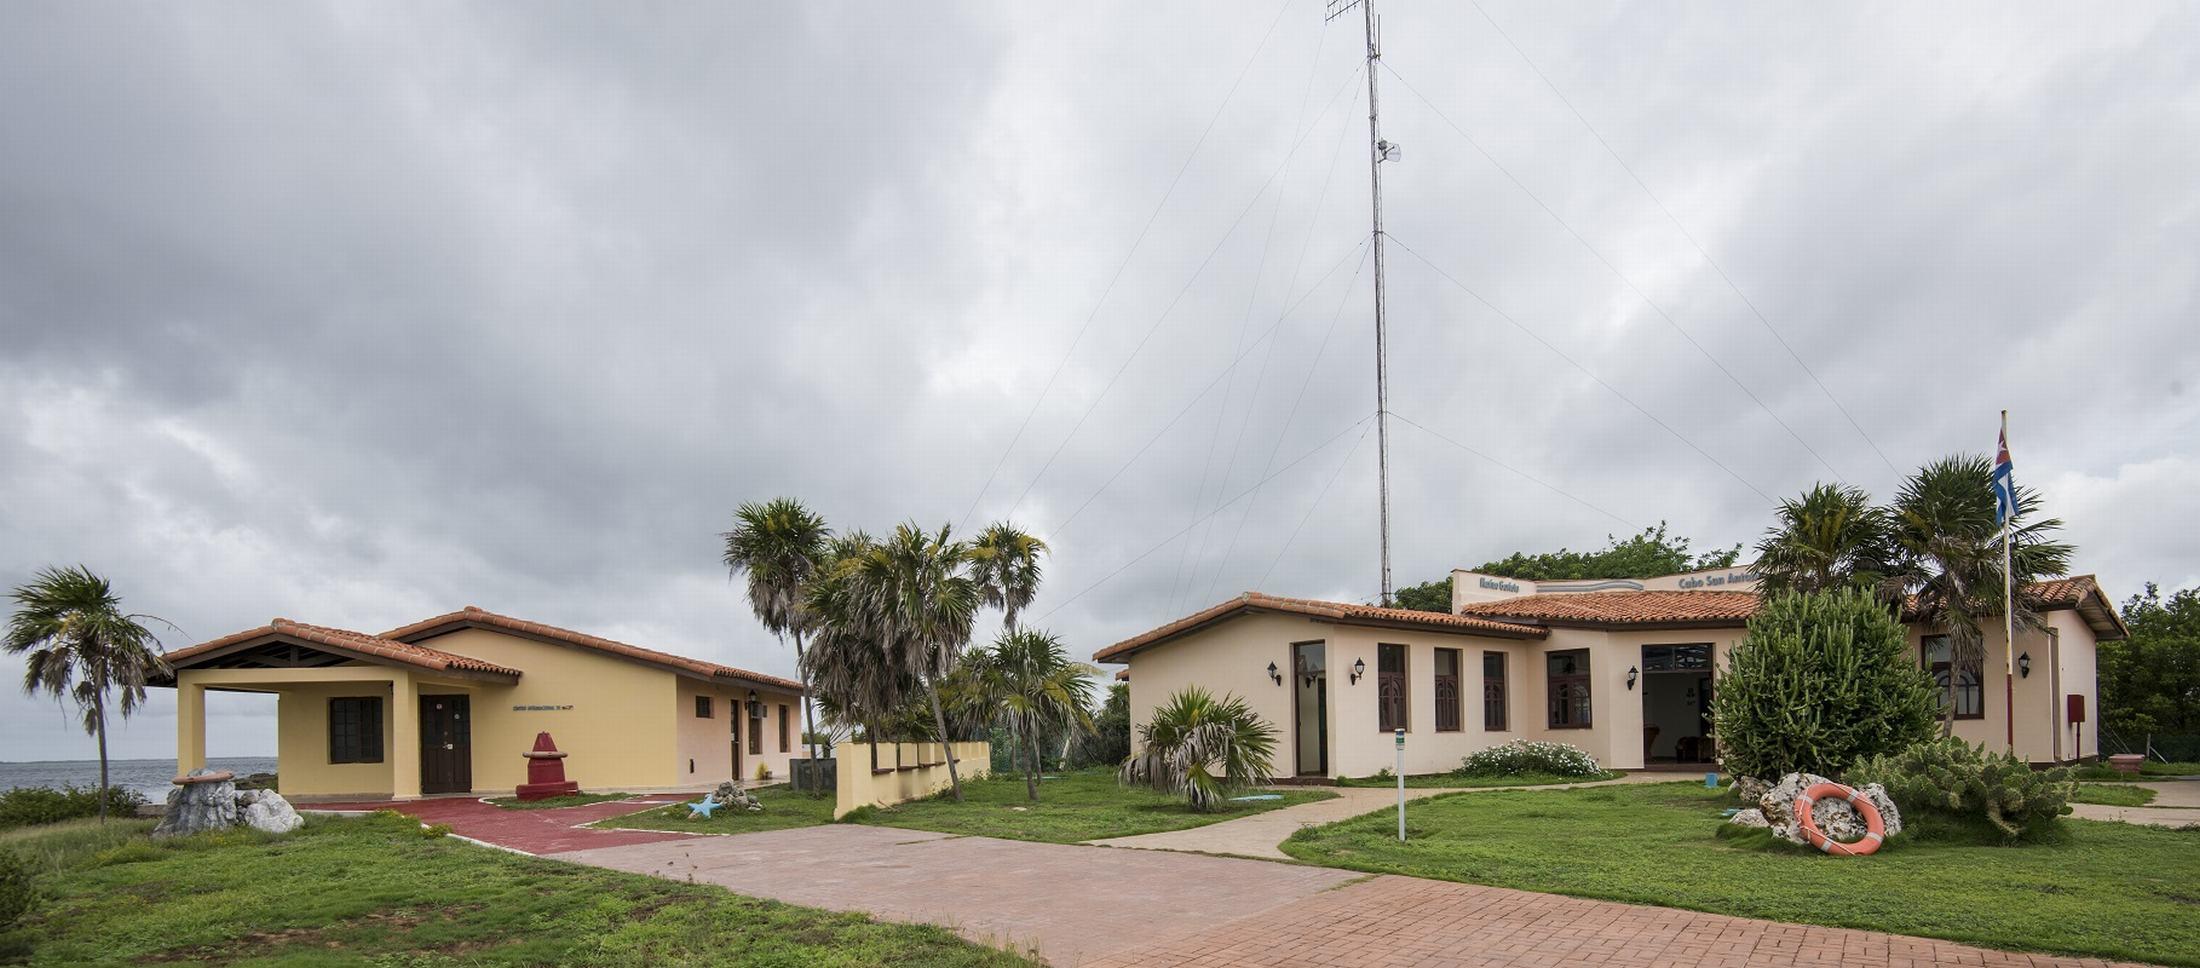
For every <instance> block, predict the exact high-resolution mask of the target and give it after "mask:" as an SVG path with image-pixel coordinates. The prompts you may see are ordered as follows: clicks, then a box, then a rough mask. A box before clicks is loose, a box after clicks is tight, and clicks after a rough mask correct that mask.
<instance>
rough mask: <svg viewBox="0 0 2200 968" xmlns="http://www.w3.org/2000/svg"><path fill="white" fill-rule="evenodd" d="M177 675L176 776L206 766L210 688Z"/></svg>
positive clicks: (182, 673)
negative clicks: (207, 695)
mask: <svg viewBox="0 0 2200 968" xmlns="http://www.w3.org/2000/svg"><path fill="white" fill-rule="evenodd" d="M189 675H190V673H188V672H180V673H177V674H176V774H177V775H178V776H181V775H183V774H185V773H189V772H191V771H192V770H196V769H199V768H201V767H204V766H205V765H206V687H205V686H202V685H199V684H197V683H195V682H191V681H189V680H188V679H187V678H186V677H187V676H189Z"/></svg>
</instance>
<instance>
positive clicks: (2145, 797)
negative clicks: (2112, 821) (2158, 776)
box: [2070, 783, 2154, 807]
mask: <svg viewBox="0 0 2200 968" xmlns="http://www.w3.org/2000/svg"><path fill="white" fill-rule="evenodd" d="M2070 802H2071V803H2103V804H2107V805H2109V806H2111V807H2143V806H2146V805H2147V804H2150V803H2153V802H2154V791H2153V790H2151V789H2148V788H2146V787H2143V786H2130V785H2112V784H2107V783H2080V784H2078V789H2077V792H2075V793H2072V794H2071V795H2070Z"/></svg>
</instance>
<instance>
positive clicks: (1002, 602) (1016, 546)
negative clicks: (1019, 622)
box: [970, 521, 1047, 631]
mask: <svg viewBox="0 0 2200 968" xmlns="http://www.w3.org/2000/svg"><path fill="white" fill-rule="evenodd" d="M1046 553H1047V543H1046V542H1044V541H1041V540H1039V539H1038V538H1036V537H1033V536H1031V535H1030V534H1026V533H1025V532H1023V531H1022V530H1020V529H1018V528H1017V527H1016V526H1015V525H1012V524H1009V523H1008V522H1006V521H1002V522H999V523H996V524H992V525H989V526H987V527H986V529H985V530H984V531H980V532H978V537H977V538H976V539H975V540H973V541H971V542H970V577H971V578H972V579H973V580H975V581H976V582H977V583H978V594H979V595H980V596H981V597H982V599H983V600H984V602H985V603H986V604H987V605H989V606H992V607H994V608H998V609H1000V610H1001V625H1002V627H1004V628H1007V629H1008V630H1010V631H1015V629H1016V615H1017V613H1019V612H1022V611H1023V610H1024V607H1025V606H1027V605H1030V604H1031V600H1032V599H1034V598H1037V597H1038V595H1039V579H1040V577H1041V573H1042V569H1041V568H1040V565H1039V558H1040V556H1042V555H1044V554H1046Z"/></svg>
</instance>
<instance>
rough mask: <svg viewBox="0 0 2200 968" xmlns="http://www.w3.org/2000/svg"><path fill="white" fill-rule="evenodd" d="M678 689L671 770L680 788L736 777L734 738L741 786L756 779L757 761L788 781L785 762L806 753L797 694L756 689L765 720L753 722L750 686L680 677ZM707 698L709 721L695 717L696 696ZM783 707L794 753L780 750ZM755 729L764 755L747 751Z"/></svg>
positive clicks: (789, 740)
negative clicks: (736, 725)
mask: <svg viewBox="0 0 2200 968" xmlns="http://www.w3.org/2000/svg"><path fill="white" fill-rule="evenodd" d="M677 690H678V695H679V699H678V701H677V703H676V704H675V705H676V707H677V711H676V712H675V713H674V714H673V720H674V722H675V724H676V725H677V731H678V742H677V743H676V744H675V749H674V755H673V763H672V770H673V773H674V775H675V776H677V777H678V778H679V782H680V783H681V784H682V785H684V786H691V787H695V788H697V789H701V788H702V787H706V786H716V785H718V784H720V783H724V782H726V781H727V780H729V779H734V778H735V777H734V776H733V744H734V742H735V741H736V739H738V741H739V742H740V744H741V776H740V777H739V779H741V780H742V781H743V782H754V781H755V779H756V767H757V764H759V763H761V764H763V765H765V766H767V767H770V768H771V771H772V778H773V779H775V780H784V779H786V778H787V775H788V772H789V771H788V767H787V761H788V760H789V759H792V758H794V757H796V756H801V755H804V753H803V750H802V746H801V738H802V724H801V717H802V711H801V707H800V706H799V705H797V704H796V702H795V696H794V694H792V693H783V692H766V691H764V690H762V689H759V690H756V698H757V701H758V702H761V703H763V704H764V718H763V719H750V718H749V715H748V711H747V709H746V707H745V704H746V703H747V702H748V697H749V689H748V687H746V686H739V687H736V686H729V685H723V684H719V683H705V682H702V681H700V680H695V679H689V678H686V677H680V678H679V679H678V684H677ZM705 695H707V696H709V697H711V702H710V707H711V709H710V712H711V715H710V718H709V719H704V718H701V717H699V716H697V715H695V697H697V696H705ZM781 706H785V707H787V716H788V719H789V720H790V722H789V725H788V729H787V739H788V743H789V746H790V747H791V749H790V751H787V752H782V751H781V750H780V748H779V713H780V710H779V707H781ZM734 717H738V718H739V725H740V730H739V732H738V733H736V732H734V731H733V730H732V729H731V727H732V726H733V725H734V723H733V722H731V720H732V719H733V718H734ZM752 728H754V729H757V730H759V731H760V732H761V734H762V735H761V739H762V740H763V745H762V746H761V747H760V748H761V749H762V750H763V752H761V753H750V752H749V730H750V729H752Z"/></svg>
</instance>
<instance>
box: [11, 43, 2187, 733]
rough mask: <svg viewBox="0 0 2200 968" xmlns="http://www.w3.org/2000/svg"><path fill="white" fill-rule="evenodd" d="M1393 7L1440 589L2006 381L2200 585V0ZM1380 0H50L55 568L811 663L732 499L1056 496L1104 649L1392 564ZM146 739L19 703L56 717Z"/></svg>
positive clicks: (1405, 326) (747, 659) (1722, 496)
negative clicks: (731, 532)
mask: <svg viewBox="0 0 2200 968" xmlns="http://www.w3.org/2000/svg"><path fill="white" fill-rule="evenodd" d="M1040 7H1044V8H1046V9H1044V10H1041V9H1039V8H1040ZM1383 10H1384V12H1385V16H1384V24H1385V31H1384V33H1385V43H1384V47H1385V49H1384V63H1385V64H1386V65H1387V66H1386V67H1384V68H1382V69H1379V70H1378V72H1377V76H1378V78H1379V80H1380V82H1381V84H1382V94H1381V104H1382V106H1383V126H1384V133H1385V134H1386V135H1387V136H1388V137H1389V138H1390V139H1391V140H1393V141H1396V142H1398V143H1399V144H1401V145H1402V146H1403V148H1404V152H1403V158H1402V159H1401V160H1400V161H1398V162H1396V163H1395V164H1388V165H1386V166H1385V181H1386V214H1387V217H1388V229H1389V231H1390V235H1391V238H1392V239H1393V240H1394V244H1393V245H1392V246H1391V248H1390V250H1389V258H1388V264H1387V274H1388V280H1389V300H1390V311H1391V329H1390V339H1391V351H1392V352H1391V361H1390V362H1391V369H1390V378H1391V391H1390V392H1391V407H1392V411H1393V412H1394V414H1395V415H1396V419H1395V420H1394V421H1393V423H1392V425H1391V456H1392V463H1393V486H1392V492H1393V493H1392V498H1393V504H1394V509H1395V518H1396V525H1395V546H1396V550H1395V561H1396V571H1397V579H1398V583H1399V584H1401V585H1403V584H1410V583H1413V582H1416V581H1420V580H1424V579H1427V578H1432V577H1437V576H1440V575H1441V574H1443V573H1444V572H1445V571H1446V570H1447V569H1449V568H1451V567H1453V566H1455V565H1469V566H1471V565H1473V564H1475V563H1478V562H1481V561H1483V560H1486V559H1489V558H1493V557H1498V556H1501V555H1503V554H1505V553H1508V552H1511V551H1514V550H1521V549H1526V550H1544V549H1552V548H1556V547H1559V546H1561V545H1567V546H1573V547H1584V546H1592V545H1597V544H1600V543H1602V541H1603V540H1604V538H1605V536H1606V535H1607V534H1610V533H1615V532H1620V533H1624V532H1627V531H1631V530H1634V529H1637V528H1640V527H1642V526H1644V525H1648V524H1653V523H1656V522H1658V521H1660V520H1665V521H1669V522H1671V523H1672V525H1673V527H1674V529H1675V530H1676V531H1677V532H1679V533H1681V534H1685V535H1688V536H1691V537H1693V538H1694V539H1696V542H1697V545H1698V546H1699V547H1708V546H1718V545H1730V544H1733V543H1735V542H1740V541H1748V540H1753V539H1754V538H1755V537H1756V535H1757V534H1758V533H1759V532H1760V531H1761V530H1762V529H1763V528H1764V526H1765V524H1766V521H1767V511H1768V506H1769V504H1770V497H1778V496H1783V495H1787V494H1792V493H1794V492H1797V491H1799V490H1801V489H1802V488H1804V487H1806V486H1808V485H1810V484H1811V483H1813V482H1815V481H1820V480H1831V479H1840V480H1844V481H1849V482H1853V483H1856V484H1859V485H1862V486H1864V487H1866V488H1868V489H1870V490H1872V491H1873V492H1874V493H1877V494H1881V495H1885V494H1890V493H1891V492H1892V491H1893V489H1894V486H1895V484H1896V482H1897V481H1898V480H1899V477H1900V474H1901V472H1903V471H1905V470H1907V469H1909V468H1912V467H1915V466H1916V465H1917V464H1918V463H1920V462H1922V461H1925V460H1927V459H1930V458H1933V457H1936V456H1940V455H1943V454H1946V453H1949V452H1952V451H1958V450H1971V451H1980V450H1986V449H1988V448H1990V447H1991V446H1992V445H1993V435H1994V430H1995V421H1996V411H1997V410H1999V409H2000V408H2003V407H2007V408H2009V409H2010V410H2011V412H2012V421H2013V423H2014V432H2013V435H2012V438H2013V444H2014V449H2015V453H2016V458H2017V467H2018V474H2019V476H2020V479H2023V480H2025V481H2027V482H2028V483H2030V484H2032V485H2035V486H2037V487H2039V488H2040V489H2041V490H2042V491H2044V492H2045V495H2046V497H2047V499H2048V502H2049V507H2050V508H2051V510H2052V511H2053V512H2054V513H2055V514H2057V515H2059V516H2061V517H2062V518H2064V519H2065V520H2066V521H2067V522H2068V524H2069V534H2070V537H2071V538H2072V539H2073V540H2074V541H2075V542H2076V543H2077V545H2078V546H2079V549H2080V550H2079V554H2078V559H2077V560H2078V563H2079V566H2080V567H2081V568H2082V569H2083V570H2086V571H2094V572H2098V573H2099V574H2100V575H2101V576H2102V578H2103V579H2104V581H2105V582H2106V583H2107V584H2108V586H2109V589H2110V592H2111V594H2113V595H2116V596H2118V597H2121V596H2123V595H2126V594H2129V593H2131V592H2134V591H2136V590H2138V588H2139V587H2140V586H2141V584H2142V583H2144V582H2148V581H2156V582H2161V583H2163V584H2165V585H2170V586H2190V585H2194V584H2200V556H2196V555H2195V554H2194V553H2193V549H2194V539H2193V529H2192V524H2191V522H2193V521H2194V520H2196V519H2200V488H2196V487H2195V486H2194V484H2193V482H2194V481H2195V480H2196V479H2200V386H2196V383H2195V381H2196V380H2200V376H2196V375H2195V374H2196V372H2200V324H2196V319H2195V317H2196V311H2200V306H2196V303H2195V295H2196V292H2200V180H2196V179H2195V178H2194V177H2193V172H2195V171H2200V18H2196V14H2195V10H2194V8H2192V7H2189V6H2182V7H2181V6H2176V5H2170V4H2144V3H2135V4H2116V5H2113V6H2111V7H2100V6H2095V7H2091V8H2085V9H2080V8H2076V7H2067V6H2049V5H2044V4H2042V5H2030V6H2026V5H2018V6H2012V5H2009V4H1981V5H1977V6H1974V7H1969V8H1965V9H1956V8H1947V9H1940V8H1938V7H1936V8H1934V9H1931V10H1920V9H1918V8H1917V6H1916V5H1914V4H1910V5H1886V6H1879V7H1874V8H1869V9H1867V8H1862V7H1852V6H1849V5H1839V6H1824V7H1794V6H1781V7H1771V6H1765V5H1744V4H1731V5H1692V6H1687V7H1676V6H1675V5H1673V4H1666V3H1656V4H1647V3H1645V4H1627V5H1619V6H1614V7H1610V8H1602V7H1599V8H1595V9H1591V8H1588V7H1584V8H1581V9H1578V10H1576V9H1570V8H1562V7H1554V6H1553V5H1548V4H1537V3H1525V2H1520V0H1481V6H1480V7H1479V8H1477V7H1476V6H1474V5H1472V4H1433V3H1407V2H1403V0H1397V2H1390V3H1387V4H1386V5H1385V6H1384V8H1383ZM1322 13H1323V10H1322V0H1289V2H1285V3H1280V4H1279V3H1278V2H1275V0H1258V2H1254V3H1251V4H1249V5H1222V4H1198V5H1192V6H1190V7H1172V8H1163V7H1157V6H1144V7H1133V6H1125V5H1119V4H1087V5H1070V6H1063V5H1053V4H1048V5H1034V4H1004V5H1000V6H977V5H966V4H958V3H949V4H881V5H837V4H774V5H756V6H753V7H750V8H748V9H734V8H732V6H731V5H727V4H692V5H690V4H680V3H651V4H639V5H612V4H602V5H583V4H573V3H528V4H519V3H506V4H472V5H453V4H400V3H383V2H373V3H366V2H360V3H342V4H318V3H291V4H281V5H275V6H269V5H250V6H245V5H223V4H212V3H210V4H191V5H176V4H152V3H141V4H113V3H91V4H78V3H59V2H55V3H29V4H10V5H8V7H7V9H6V11H5V12H4V13H0V91H5V92H6V93H5V94H4V95H0V581H4V582H5V583H6V584H9V585H12V584H15V583H17V582H20V581H23V580H25V579H27V578H28V577H29V576H30V574H31V573H32V572H33V571H34V570H35V569H36V568H38V567H40V566H44V565H48V564H66V563H76V562H82V563H84V564H87V565H89V566H91V567H92V568H94V569H96V570H98V571H100V572H103V573H105V574H107V575H109V576H110V577H112V578H113V579H114V580H115V581H116V582H117V583H118V584H119V586H120V588H121V590H122V591H123V592H124V594H125V595H126V596H127V601H128V604H129V605H130V606H132V607H133V608H135V609H138V610H142V611H146V612H151V613H154V614H157V615H160V616H162V617H164V618H166V619H169V620H171V621H173V622H174V623H175V624H176V625H177V626H179V627H180V628H181V631H180V632H176V633H171V634H169V635H168V636H167V645H168V646H170V647H172V648H173V647H180V646H183V645H187V644H190V643H192V642H196V641H200V640H203V639H207V638H212V637H214V636H218V635H222V634H225V633H228V632H231V631H234V630H237V629H240V628H245V627H249V626H252V625H257V624H262V623H265V622H266V621H267V620H268V619H269V618H270V617H273V616H278V615H280V616H288V617H291V618H296V619H299V620H302V621H311V622H317V623H324V624H331V625H339V626H345V627H350V628H357V629H364V630H370V631H378V630H382V629H387V628H390V627H393V626H397V625H400V624H403V623H406V622H409V621H412V620H414V619H417V618H421V617H424V616H426V615H430V614H434V613H439V612H442V611H445V610H449V609H453V608H456V607H459V606H462V605H465V604H469V603H471V604H478V605H480V606H482V607H485V608H489V609H493V610H498V611H503V612H507V613H512V614H517V615H521V616H525V617H528V618H532V619H537V620H540V621H545V622H550V623H553V624H558V625H565V626H570V627H574V628H579V629H584V630H588V631H593V632H597V633H601V634H605V635H609V636H613V637H616V638H622V639H627V640H630V641H634V642H638V643H643V644H647V645H652V646H655V647H659V648H663V649H668V650H672V651H677V652H683V653H688V654H692V655H697V656H705V657H709V658H713V659H717V660H720V661H725V662H730V663H733V664H736V665H741V666H745V667H750V668H755V669H758V670H762V671H768V672H775V673H784V674H791V672H792V669H793V658H792V655H791V652H790V650H788V649H786V648H785V647H783V646H781V645H780V644H779V643H777V642H775V641H774V640H773V639H772V637H771V636H770V635H768V634H766V633H764V632H763V631H762V630H761V629H759V628H758V627H757V625H756V624H755V622H754V621H753V620H752V619H751V618H750V617H749V616H748V614H747V613H746V611H745V609H744V607H743V605H742V603H741V600H740V599H739V597H738V596H737V594H736V592H735V590H734V588H733V587H732V586H731V585H729V583H728V580H727V576H726V574H725V572H724V570H723V569H722V567H721V566H720V565H719V563H718V550H719V539H718V532H720V531H722V530H724V529H725V528H726V527H727V525H728V519H729V514H730V512H731V510H732V509H733V507H734V506H735V505H737V504H738V503H740V502H741V501H744V500H751V499H761V498H768V497H772V496H775V495H794V496H798V497H800V498H802V499H804V500H805V501H808V502H809V503H810V504H811V505H812V506H814V507H815V508H817V509H818V510H820V511H821V512H823V513H824V514H825V515H827V516H828V517H829V518H830V519H831V521H832V522H833V524H834V525H835V526H837V527H842V528H852V527H862V528H866V529H869V530H872V531H874V532H876V531H879V530H883V529H886V528H889V527H891V526H892V525H893V524H894V523H895V522H898V521H902V520H910V519H913V520H916V521H919V522H922V523H926V524H935V525H936V524H939V523H942V522H945V523H953V524H956V525H958V526H966V527H969V526H975V525H977V524H981V523H983V522H986V521H989V520H993V519H996V518H1000V517H1010V518H1013V519H1014V520H1015V521H1017V522H1018V523H1020V524H1023V525H1024V526H1026V527H1028V528H1029V529H1031V530H1033V531H1035V532H1037V533H1040V534H1043V535H1045V536H1046V537H1047V539H1048V540H1049V541H1050V542H1051V543H1052V544H1053V546H1054V556H1053V558H1052V560H1051V562H1050V563H1049V572H1048V580H1047V586H1046V589H1045V591H1044V593H1043V594H1042V596H1041V598H1040V599H1039V601H1038V603H1037V604H1036V605H1035V606H1034V608H1033V610H1032V612H1031V613H1030V614H1031V615H1032V616H1034V617H1035V619H1036V621H1037V622H1038V624H1040V625H1043V626H1045V627H1048V628H1051V629H1053V630H1054V631H1056V632H1058V633H1060V634H1062V635H1063V636H1065V637H1066V638H1067V639H1068V640H1069V641H1070V642H1071V643H1072V645H1073V646H1074V647H1075V648H1076V649H1077V650H1078V651H1080V652H1089V651H1090V650H1092V649H1095V648H1098V647H1100V646H1103V645H1106V644H1107V643H1109V642H1112V641H1114V640H1116V639H1118V638H1121V637H1123V636H1125V635H1128V634H1131V633H1134V632H1136V631H1140V630H1143V629H1145V628H1147V627H1150V626H1152V625H1155V624H1158V623H1160V622H1162V621H1165V620H1167V619H1169V618H1172V617H1174V616H1175V615H1177V614H1180V613H1182V612H1184V611H1187V610H1190V609H1192V608H1195V607H1199V606H1202V605H1205V604H1210V603H1212V602H1213V601H1218V600H1220V599H1222V598H1224V597H1227V596H1230V595H1233V594H1236V593H1237V592H1239V591H1242V590H1245V589H1248V588H1256V587H1257V588H1260V589H1262V590H1266V591H1271V592H1276V593H1283V594H1295V595H1307V596H1318V597H1331V598H1342V599H1354V600H1364V599H1368V598H1372V597H1373V596H1374V595H1375V594H1376V591H1377V582H1378V579H1377V570H1376V560H1377V554H1376V537H1375V535H1376V529H1375V521H1376V511H1375V507H1376V504H1375V448H1376V440H1375V437H1374V435H1373V434H1371V433H1368V432H1367V431H1368V430H1369V428H1371V427H1372V426H1373V422H1372V421H1370V420H1369V419H1368V418H1369V417H1370V416H1371V415H1372V413H1373V411H1374V385H1373V384H1374V381H1373V376H1374V362H1373V361H1374V353H1373V325H1372V312H1371V305H1372V300H1371V289H1370V285H1371V282H1372V276H1373V266H1372V265H1371V264H1370V262H1369V261H1368V259H1367V257H1366V247H1365V242H1366V238H1367V208H1368V197H1367V187H1368V186H1367V178H1368V173H1367V163H1366V150H1367V149H1366V136H1367V132H1366V114H1367V105H1366V83H1365V76H1364V74H1362V73H1361V70H1362V67H1361V60H1360V58H1361V54H1362V50H1361V41H1360V26H1359V23H1358V20H1357V16H1356V15H1355V16H1353V17H1349V18H1346V19H1343V20H1339V21H1337V22H1335V23H1331V24H1327V25H1325V24H1324V23H1323V18H1322ZM1745 300H1746V301H1745ZM1752 306H1754V309H1752ZM1783 341H1784V345H1783ZM1027 421H1028V422H1027ZM1409 421H1410V423H1409ZM1012 441H1013V446H1011V442H1012ZM7 675H8V676H10V677H12V676H13V675H14V673H7ZM272 708H273V707H272V703H270V702H267V701H263V700H257V699H252V698H246V697H228V696H224V697H219V698H218V699H217V701H216V702H215V703H213V704H212V709H211V715H212V722H211V739H210V743H209V747H210V749H209V752H211V753H213V754H215V755H244V754H271V753H272V752H273V741H272V734H271V732H270V721H269V718H270V716H271V714H272ZM172 711H173V703H172V701H171V700H170V696H169V694H167V693H165V692H160V691H156V694H155V697H154V701H153V705H152V708H151V710H150V711H149V712H148V713H147V714H146V715H145V716H143V717H142V718H141V719H140V720H137V721H134V722H132V723H131V724H130V725H129V726H128V727H127V728H126V729H124V730H122V731H121V732H119V733H118V735H117V738H116V744H115V745H116V752H117V754H118V755H122V756H154V757H157V756H169V755H172V754H173V750H174V745H173V738H172V737H173V725H172V721H173V714H172ZM91 751H92V745H91V742H90V740H88V739H86V738H85V737H84V736H83V735H82V734H81V733H80V732H78V731H77V730H75V729H74V728H73V727H72V726H71V725H70V723H69V721H68V720H67V719H66V718H65V717H64V715H63V713H62V712H61V711H60V710H59V709H58V708H57V707H55V706H54V705H53V703H52V702H51V701H50V700H46V699H36V700H34V699H27V698H24V697H21V696H18V695H16V694H15V693H14V691H13V690H12V689H6V690H0V759H7V760H21V759H55V758H75V757H85V756H89V755H91Z"/></svg>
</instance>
